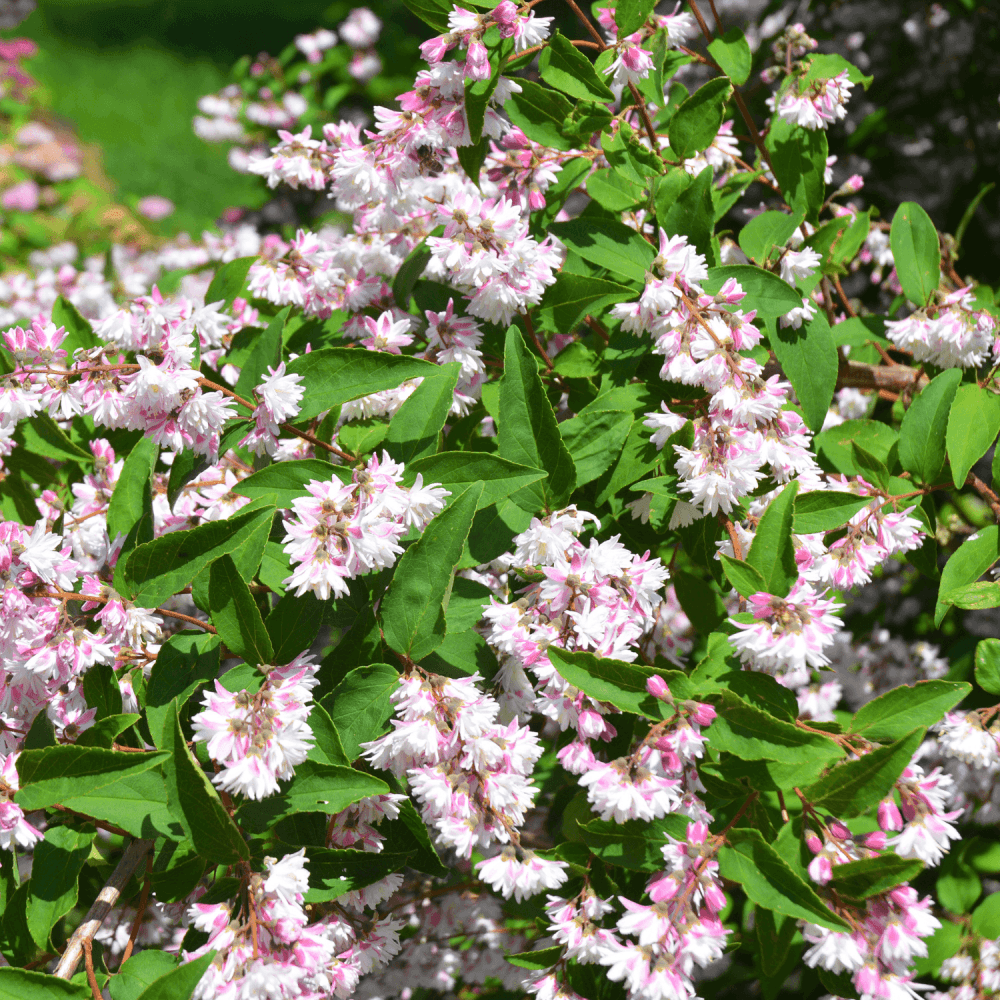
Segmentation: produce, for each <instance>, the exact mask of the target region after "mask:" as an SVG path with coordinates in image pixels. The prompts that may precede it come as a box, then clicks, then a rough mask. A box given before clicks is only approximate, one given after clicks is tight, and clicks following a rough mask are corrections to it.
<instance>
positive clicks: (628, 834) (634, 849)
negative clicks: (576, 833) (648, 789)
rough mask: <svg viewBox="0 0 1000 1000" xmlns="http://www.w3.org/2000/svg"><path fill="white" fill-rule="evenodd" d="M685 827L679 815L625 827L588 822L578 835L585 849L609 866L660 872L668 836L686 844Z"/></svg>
mask: <svg viewBox="0 0 1000 1000" xmlns="http://www.w3.org/2000/svg"><path fill="white" fill-rule="evenodd" d="M687 827H688V819H687V817H686V816H679V815H673V816H665V817H663V818H662V819H655V820H653V821H652V822H650V823H647V822H646V821H645V820H636V819H632V820H628V821H627V822H625V823H615V822H613V821H611V820H600V819H591V820H590V822H589V823H580V833H581V834H582V835H583V842H584V843H585V844H586V845H587V847H589V848H590V850H591V851H592V852H593V853H594V854H596V855H597V856H598V857H599V858H601V860H602V861H606V862H607V863H608V864H609V865H620V866H621V867H622V868H628V869H630V870H631V871H640V872H655V871H662V869H663V853H662V851H661V848H662V847H663V846H664V844H667V843H669V841H668V840H667V835H668V834H669V835H670V836H671V837H674V838H676V839H677V840H685V839H686V837H687Z"/></svg>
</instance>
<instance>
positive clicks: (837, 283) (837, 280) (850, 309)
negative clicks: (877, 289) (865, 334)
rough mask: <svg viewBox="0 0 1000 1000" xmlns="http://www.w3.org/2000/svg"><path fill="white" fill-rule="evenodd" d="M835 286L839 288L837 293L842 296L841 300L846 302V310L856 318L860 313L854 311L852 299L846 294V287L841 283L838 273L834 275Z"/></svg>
mask: <svg viewBox="0 0 1000 1000" xmlns="http://www.w3.org/2000/svg"><path fill="white" fill-rule="evenodd" d="M833 287H834V288H836V289H837V294H838V295H839V296H840V301H841V302H842V303H843V304H844V310H845V312H846V313H847V315H848V316H850V317H852V318H856V317H857V315H858V314H857V313H856V312H855V311H854V306H852V305H851V301H850V299H848V297H847V296H846V295H845V294H844V289H843V287H842V286H841V284H840V277H839V276H838V275H834V276H833Z"/></svg>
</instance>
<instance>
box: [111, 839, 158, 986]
mask: <svg viewBox="0 0 1000 1000" xmlns="http://www.w3.org/2000/svg"><path fill="white" fill-rule="evenodd" d="M152 874H153V855H152V854H147V855H146V877H145V878H144V879H143V880H142V895H141V896H140V897H139V907H138V910H137V911H136V914H135V921H134V922H133V924H132V930H131V931H130V932H129V936H128V943H127V944H126V945H125V950H124V951H123V952H122V960H121V963H120V964H119V966H118V967H119V968H121V966H122V965H124V964H125V963H126V962H127V961H128V960H129V957H130V956H131V954H132V949H133V948H134V947H135V940H136V938H137V937H138V936H139V927H140V926H141V925H142V918H143V917H144V916H145V915H146V904H147V903H149V890H150V888H151V887H152V879H151V876H152Z"/></svg>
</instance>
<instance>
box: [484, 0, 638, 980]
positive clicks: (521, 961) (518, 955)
mask: <svg viewBox="0 0 1000 1000" xmlns="http://www.w3.org/2000/svg"><path fill="white" fill-rule="evenodd" d="M654 2H655V0H654ZM620 7H621V4H619V9H620ZM616 12H617V11H616ZM562 954H563V946H562V945H561V944H555V945H552V947H551V948H538V949H536V950H535V951H517V952H512V953H511V954H509V955H504V959H505V960H506V961H507V962H509V963H510V964H511V965H516V966H517V967H518V968H519V969H532V970H534V971H540V970H541V969H550V968H552V966H553V965H555V964H556V962H558V961H559V959H560V958H562Z"/></svg>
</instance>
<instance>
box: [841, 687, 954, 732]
mask: <svg viewBox="0 0 1000 1000" xmlns="http://www.w3.org/2000/svg"><path fill="white" fill-rule="evenodd" d="M971 690H972V685H971V684H966V683H965V682H964V681H962V682H958V681H917V683H916V684H913V685H901V686H899V687H896V688H893V689H892V690H891V691H886V693H885V694H883V695H879V697H878V698H873V699H872V700H871V701H870V702H868V704H866V705H862V706H861V708H860V709H858V712H857V714H856V715H855V716H854V721H853V722H852V723H851V732H852V733H857V734H858V735H859V736H864V737H865V739H868V740H898V739H899V738H900V737H902V736H903V735H904V734H906V733H908V732H910V731H911V730H912V729H915V728H917V727H918V726H933V725H934V723H935V722H940V721H941V719H943V718H944V715H945V713H946V712H950V711H951V710H952V709H953V708H954V707H955V706H956V705H957V704H958V703H959V702H960V701H961V700H962V699H963V698H964V697H966V695H968V694H969V692H970V691H971Z"/></svg>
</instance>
